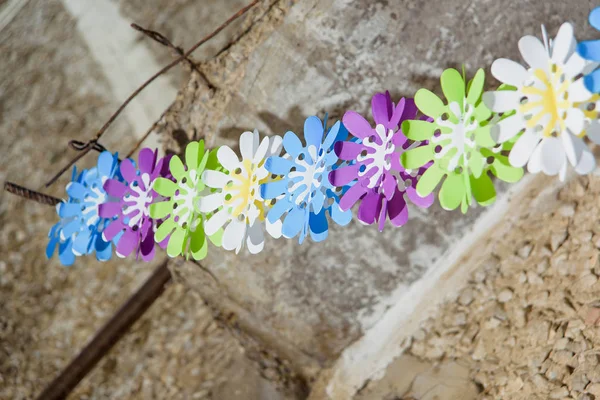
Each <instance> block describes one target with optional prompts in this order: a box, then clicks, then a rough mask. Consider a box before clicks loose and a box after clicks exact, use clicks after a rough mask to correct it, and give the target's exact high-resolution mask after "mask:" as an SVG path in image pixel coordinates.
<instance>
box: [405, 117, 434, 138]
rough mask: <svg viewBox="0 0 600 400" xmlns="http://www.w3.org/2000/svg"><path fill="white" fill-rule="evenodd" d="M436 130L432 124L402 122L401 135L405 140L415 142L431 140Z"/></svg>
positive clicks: (412, 121) (416, 121)
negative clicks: (402, 134) (404, 136)
mask: <svg viewBox="0 0 600 400" xmlns="http://www.w3.org/2000/svg"><path fill="white" fill-rule="evenodd" d="M436 129H438V125H437V124H435V123H433V122H428V121H419V120H408V121H404V122H402V133H404V135H406V137H407V138H409V139H411V140H415V141H422V140H429V139H431V137H432V136H433V133H434V132H435V130H436Z"/></svg>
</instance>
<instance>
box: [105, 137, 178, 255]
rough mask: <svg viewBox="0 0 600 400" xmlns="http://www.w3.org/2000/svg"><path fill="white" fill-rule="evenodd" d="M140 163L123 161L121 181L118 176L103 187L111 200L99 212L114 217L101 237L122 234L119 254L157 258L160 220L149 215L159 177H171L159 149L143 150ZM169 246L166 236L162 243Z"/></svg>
mask: <svg viewBox="0 0 600 400" xmlns="http://www.w3.org/2000/svg"><path fill="white" fill-rule="evenodd" d="M138 161H139V166H138V167H137V168H136V166H135V164H134V163H133V161H132V160H129V159H127V160H123V161H122V162H121V164H120V166H119V170H120V172H121V176H122V177H123V179H124V182H122V181H121V180H119V179H108V180H107V181H106V182H105V183H104V190H105V191H106V193H107V194H108V195H109V196H110V198H111V199H110V200H109V201H108V202H106V203H104V204H101V205H100V207H99V215H100V217H103V218H111V219H113V218H114V220H113V221H111V222H110V223H109V224H108V226H107V227H106V229H105V230H104V232H103V233H102V237H103V238H104V240H106V241H109V240H112V239H113V238H115V237H116V236H117V235H118V234H119V233H122V236H121V238H120V239H119V243H118V244H117V248H116V251H115V253H116V254H117V256H119V257H127V256H128V255H130V254H131V253H133V252H134V251H135V254H136V258H138V257H141V259H142V260H144V261H151V260H152V259H153V258H154V247H155V246H154V232H155V230H156V225H157V222H158V221H155V220H153V219H152V218H151V217H150V214H149V208H150V204H152V203H153V202H154V201H155V199H157V198H158V193H156V192H155V191H154V189H153V188H152V186H153V184H154V181H155V180H156V178H158V177H167V178H168V177H169V176H170V173H169V165H168V159H166V158H160V159H159V158H158V152H157V151H156V150H154V151H153V150H151V149H148V148H144V149H142V150H141V151H140V154H139V157H138ZM160 245H161V247H163V248H164V247H166V245H167V239H165V240H163V241H162V242H160Z"/></svg>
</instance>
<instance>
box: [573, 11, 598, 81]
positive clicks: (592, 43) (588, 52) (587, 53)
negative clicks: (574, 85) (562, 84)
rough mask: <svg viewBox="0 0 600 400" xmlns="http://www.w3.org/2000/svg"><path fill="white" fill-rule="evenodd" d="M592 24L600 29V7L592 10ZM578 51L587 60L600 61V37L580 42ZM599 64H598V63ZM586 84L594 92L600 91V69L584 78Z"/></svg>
mask: <svg viewBox="0 0 600 400" xmlns="http://www.w3.org/2000/svg"><path fill="white" fill-rule="evenodd" d="M589 21H590V25H592V26H593V27H594V28H596V29H597V30H599V31H600V7H597V8H595V9H593V10H592V12H591V13H590V18H589ZM577 51H578V52H579V54H580V55H581V57H583V58H585V59H586V60H590V61H595V62H598V63H600V39H597V40H586V41H584V42H581V43H579V45H578V46H577ZM596 66H597V65H596ZM583 81H584V82H585V86H586V87H587V89H588V90H589V91H590V92H592V93H600V69H596V70H595V71H594V72H591V73H590V74H589V75H587V76H586V77H584V78H583Z"/></svg>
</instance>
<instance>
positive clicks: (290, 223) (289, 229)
mask: <svg viewBox="0 0 600 400" xmlns="http://www.w3.org/2000/svg"><path fill="white" fill-rule="evenodd" d="M307 213H308V211H307V209H306V208H300V207H298V206H294V207H293V208H292V209H291V210H290V211H289V212H288V214H287V215H286V216H285V218H284V219H283V225H282V228H281V233H282V234H283V236H284V237H286V238H288V239H289V238H293V237H296V235H298V233H300V231H301V230H302V229H303V228H304V226H305V225H306V222H307V221H306V219H307V217H308V216H307Z"/></svg>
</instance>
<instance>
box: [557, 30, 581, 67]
mask: <svg viewBox="0 0 600 400" xmlns="http://www.w3.org/2000/svg"><path fill="white" fill-rule="evenodd" d="M576 44H577V42H576V40H575V36H574V34H573V25H571V24H570V23H568V22H565V23H564V24H562V25H561V26H560V28H559V29H558V33H557V34H556V37H555V38H554V40H553V41H552V62H554V63H555V64H559V65H561V64H563V63H564V62H565V60H566V59H567V58H568V57H569V56H570V55H571V54H573V51H574V50H575V45H576Z"/></svg>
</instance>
